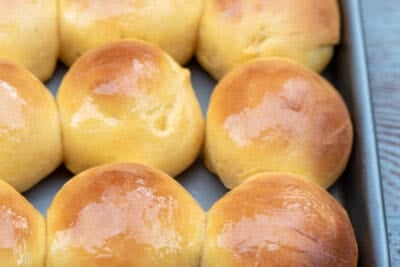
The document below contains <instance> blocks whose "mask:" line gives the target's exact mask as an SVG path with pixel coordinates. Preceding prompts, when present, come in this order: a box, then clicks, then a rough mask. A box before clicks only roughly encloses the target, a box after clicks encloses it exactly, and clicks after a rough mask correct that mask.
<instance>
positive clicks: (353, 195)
mask: <svg viewBox="0 0 400 267" xmlns="http://www.w3.org/2000/svg"><path fill="white" fill-rule="evenodd" d="M359 11H360V10H359V3H358V1H357V0H347V1H342V18H343V34H342V35H343V42H342V44H341V45H340V46H339V47H337V49H336V56H335V58H334V60H333V62H332V64H331V65H330V66H329V68H328V69H327V71H325V73H324V76H325V77H327V78H328V79H329V80H330V81H331V82H332V83H333V84H334V85H335V86H336V87H337V88H338V89H339V90H340V91H341V92H342V94H343V96H344V97H345V100H346V101H347V104H348V106H349V109H350V111H351V114H352V119H353V122H354V128H355V145H354V149H353V153H352V157H351V159H350V163H349V166H348V168H347V169H346V171H345V173H344V174H343V176H342V177H341V179H339V181H338V182H337V183H336V184H335V185H334V186H333V187H332V188H331V189H330V190H329V191H330V192H331V193H332V194H333V195H334V196H335V197H336V198H337V199H338V200H339V201H340V202H341V203H342V204H343V205H344V206H345V208H346V209H347V211H348V212H349V215H350V218H351V221H352V223H353V225H354V227H355V230H356V236H357V240H358V245H359V250H360V260H359V265H360V266H389V256H388V255H389V254H388V247H387V245H388V242H387V234H386V225H385V220H384V208H383V200H382V191H381V181H380V177H379V167H378V161H377V152H376V143H375V133H374V124H373V117H372V109H371V97H370V93H369V87H368V76H367V71H366V62H365V51H364V43H363V34H362V28H361V23H360V13H359ZM188 67H189V68H190V69H191V71H192V81H193V85H194V87H195V90H196V94H197V97H198V98H199V101H200V103H201V106H202V109H203V113H204V114H205V112H206V109H207V106H208V102H209V97H210V94H211V92H212V89H213V87H214V85H215V82H214V80H213V79H212V78H210V76H209V75H207V74H206V73H205V72H204V71H202V70H201V69H200V67H199V66H198V65H197V63H196V62H192V63H191V64H189V66H188ZM65 71H66V69H65V67H63V66H62V65H60V66H59V67H58V68H57V71H56V74H55V75H54V77H53V79H52V80H51V81H49V82H48V84H47V86H48V87H49V88H50V90H51V91H52V92H53V93H54V94H55V93H56V91H57V88H58V86H59V83H60V81H61V79H62V77H63V75H64V73H65ZM71 177H72V174H71V173H69V172H68V171H67V170H66V169H65V168H64V167H60V168H59V169H58V170H56V171H55V172H54V173H53V174H51V175H50V176H49V177H47V178H46V179H44V180H43V181H42V182H40V183H39V184H38V185H36V186H35V187H34V188H32V189H31V190H30V191H29V192H26V193H25V196H26V197H27V198H28V199H29V200H30V201H31V202H32V203H33V205H34V206H35V207H36V208H37V209H38V210H39V211H40V212H42V214H44V215H45V214H46V211H47V208H48V206H49V204H50V203H51V201H52V199H53V197H54V195H55V194H56V192H57V191H58V190H59V189H60V187H61V186H62V185H63V184H64V183H65V182H66V181H67V180H68V179H69V178H71ZM177 180H178V181H179V182H180V183H181V184H182V185H183V186H184V187H185V188H186V189H187V190H188V191H189V192H190V193H191V194H192V195H193V196H194V198H195V199H196V200H197V201H198V202H199V203H200V204H201V206H202V207H203V208H204V209H205V210H208V209H209V207H210V206H211V205H212V204H213V203H214V202H215V201H216V200H218V199H219V198H220V197H221V196H222V195H224V194H225V193H226V192H227V191H226V189H225V188H224V187H223V185H222V184H221V182H220V181H219V180H218V178H217V177H215V176H214V175H212V174H210V173H209V172H208V171H207V170H206V169H205V167H204V165H203V163H202V159H201V158H199V159H198V160H197V161H196V162H195V164H193V165H192V166H191V167H190V168H189V169H188V170H186V171H185V172H184V173H183V174H182V175H180V176H179V177H177Z"/></svg>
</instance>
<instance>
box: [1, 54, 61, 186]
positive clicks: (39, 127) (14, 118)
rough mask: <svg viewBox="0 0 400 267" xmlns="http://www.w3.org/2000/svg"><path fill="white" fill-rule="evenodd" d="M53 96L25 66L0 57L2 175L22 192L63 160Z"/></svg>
mask: <svg viewBox="0 0 400 267" xmlns="http://www.w3.org/2000/svg"><path fill="white" fill-rule="evenodd" d="M61 150H62V149H61V131H60V122H59V118H58V111H57V107H56V104H55V101H54V98H53V96H52V95H51V94H50V92H49V91H48V90H47V88H46V87H44V85H43V84H42V83H41V82H40V81H39V80H38V79H37V78H35V77H34V76H33V75H32V74H31V73H30V72H29V71H28V70H26V69H25V68H23V67H22V66H19V65H15V64H13V63H9V62H6V61H3V60H0V178H1V179H3V180H5V181H6V182H8V183H9V184H11V185H12V186H13V187H14V188H15V189H17V190H18V191H20V192H22V191H25V190H28V189H29V188H30V187H32V186H33V185H34V184H36V183H37V182H38V181H40V180H41V179H43V178H44V177H46V176H47V175H48V174H49V173H51V172H52V171H53V170H54V169H55V168H56V167H57V166H58V165H59V164H60V163H61V156H62V151H61Z"/></svg>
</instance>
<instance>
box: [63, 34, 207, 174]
mask: <svg viewBox="0 0 400 267" xmlns="http://www.w3.org/2000/svg"><path fill="white" fill-rule="evenodd" d="M57 101H58V104H59V108H60V113H61V121H62V129H63V141H64V145H65V150H64V152H65V154H64V156H65V164H66V166H67V168H68V169H70V170H71V171H72V172H74V173H78V172H80V171H83V170H85V169H87V168H90V167H94V166H96V165H100V164H103V163H110V162H124V161H130V162H138V163H143V164H145V165H149V166H152V167H155V168H158V169H161V170H163V171H165V172H167V173H168V174H169V175H171V176H175V175H177V174H179V173H180V172H182V171H183V170H184V169H185V168H187V167H188V166H189V165H190V164H191V163H192V162H193V161H194V160H195V158H196V157H197V155H198V153H199V151H200V149H201V145H202V142H203V135H204V120H203V117H202V114H201V110H200V105H199V103H198V101H197V99H196V96H195V94H194V91H193V88H192V85H191V81H190V73H189V71H188V70H186V69H183V68H182V67H180V66H179V65H178V64H177V63H176V62H175V61H174V60H173V59H172V58H170V57H169V56H168V55H167V54H166V53H164V52H162V51H161V50H160V49H158V48H156V47H155V46H153V45H150V44H146V43H143V42H140V41H122V42H116V43H111V44H107V45H105V46H103V47H101V48H98V49H95V50H92V51H90V52H88V53H87V54H85V55H84V56H83V57H81V58H80V59H79V60H78V61H77V62H76V64H74V65H73V67H72V68H71V69H70V70H69V72H68V73H67V74H66V76H65V77H64V79H63V81H62V84H61V87H60V90H59V92H58V96H57Z"/></svg>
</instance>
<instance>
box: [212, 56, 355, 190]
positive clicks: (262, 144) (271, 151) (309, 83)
mask: <svg viewBox="0 0 400 267" xmlns="http://www.w3.org/2000/svg"><path fill="white" fill-rule="evenodd" d="M352 142H353V128H352V124H351V121H350V116H349V112H348V110H347V108H346V105H345V103H344V101H343V100H342V98H341V96H340V94H339V93H338V92H337V91H336V90H335V89H334V88H333V87H332V86H331V85H330V84H329V83H328V82H327V81H326V80H324V79H323V78H322V77H320V76H319V75H318V74H315V73H314V72H312V71H310V70H308V69H306V68H305V67H302V66H301V65H298V64H296V63H293V62H291V61H288V60H283V59H277V58H275V59H259V60H254V61H251V62H249V63H247V64H244V65H242V66H240V67H238V68H236V69H235V70H233V71H232V72H231V73H229V74H228V75H227V76H226V77H225V78H224V79H222V80H221V82H220V83H219V84H218V85H217V86H216V88H215V90H214V92H213V94H212V96H211V100H210V105H209V109H208V113H207V125H206V140H205V162H206V166H207V167H208V168H209V169H210V170H211V171H212V172H214V173H216V174H218V176H219V177H220V178H221V180H222V181H223V183H224V184H225V186H226V187H228V188H233V187H235V186H238V185H239V184H240V183H241V182H243V181H244V180H245V179H247V178H248V177H250V176H252V175H254V174H256V173H260V172H268V171H278V172H292V173H297V174H299V175H303V176H305V177H308V178H309V179H311V180H312V181H314V182H316V183H318V184H319V185H321V186H323V187H325V188H327V187H329V186H330V185H332V184H333V183H334V182H335V180H336V179H337V178H338V177H339V176H340V175H341V173H342V171H343V170H344V168H345V166H346V164H347V161H348V159H349V155H350V152H351V147H352Z"/></svg>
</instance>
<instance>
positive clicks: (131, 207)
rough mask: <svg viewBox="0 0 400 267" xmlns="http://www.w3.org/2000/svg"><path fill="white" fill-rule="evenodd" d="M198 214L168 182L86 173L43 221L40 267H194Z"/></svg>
mask: <svg viewBox="0 0 400 267" xmlns="http://www.w3.org/2000/svg"><path fill="white" fill-rule="evenodd" d="M204 223H205V213H204V211H203V210H202V209H201V207H200V206H199V205H198V204H197V202H196V201H195V200H194V199H193V198H192V197H191V196H190V194H189V193H188V192H187V191H186V190H185V189H184V188H183V187H182V186H180V185H179V184H178V183H177V182H176V181H175V180H174V179H172V178H171V177H169V176H168V175H166V174H164V173H162V172H161V171H158V170H156V169H152V168H149V167H145V166H142V165H136V164H125V163H120V164H109V165H104V166H100V167H96V168H93V169H90V170H87V171H85V172H83V173H81V174H79V175H77V176H75V177H74V178H73V179H72V180H70V181H69V182H67V183H66V184H65V185H64V187H63V188H62V189H61V190H60V191H59V192H58V193H57V195H56V196H55V198H54V201H53V203H52V204H51V206H50V208H49V210H48V215H47V234H48V246H47V249H48V253H47V266H48V267H52V266H56V267H63V266H65V267H67V266H68V267H69V266H107V267H113V266H137V267H140V266H143V267H147V266H152V267H157V266H160V267H161V266H162V267H168V266H170V267H190V266H192V267H197V266H199V263H200V252H201V246H202V241H203V231H204Z"/></svg>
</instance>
